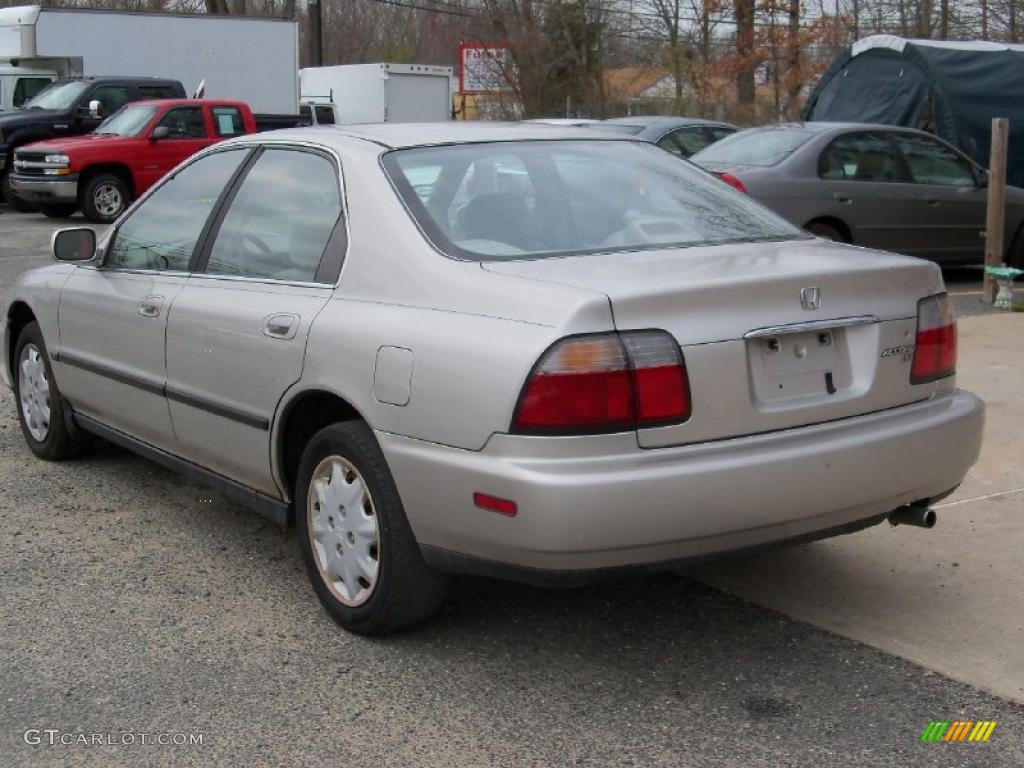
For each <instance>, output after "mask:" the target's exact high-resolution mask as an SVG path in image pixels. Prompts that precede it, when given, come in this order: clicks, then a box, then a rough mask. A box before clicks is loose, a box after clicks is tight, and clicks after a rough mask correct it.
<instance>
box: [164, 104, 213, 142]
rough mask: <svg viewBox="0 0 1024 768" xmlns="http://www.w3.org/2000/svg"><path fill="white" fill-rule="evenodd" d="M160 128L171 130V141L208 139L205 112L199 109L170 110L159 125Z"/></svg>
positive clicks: (179, 108) (180, 108)
mask: <svg viewBox="0 0 1024 768" xmlns="http://www.w3.org/2000/svg"><path fill="white" fill-rule="evenodd" d="M160 126H163V127H166V128H169V129H170V131H171V133H170V135H169V136H168V138H170V139H203V138H206V124H205V123H204V122H203V110H202V109H200V108H199V107H175V108H174V109H171V110H168V112H167V114H166V115H164V116H163V118H161V120H160V122H159V123H158V127H160Z"/></svg>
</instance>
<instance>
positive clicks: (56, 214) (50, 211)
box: [38, 203, 78, 219]
mask: <svg viewBox="0 0 1024 768" xmlns="http://www.w3.org/2000/svg"><path fill="white" fill-rule="evenodd" d="M38 208H39V210H40V212H41V213H42V214H43V215H44V216H46V217H47V218H48V219H67V218H69V217H71V216H73V215H74V213H75V211H77V210H78V205H77V204H75V203H50V204H46V205H39V206H38Z"/></svg>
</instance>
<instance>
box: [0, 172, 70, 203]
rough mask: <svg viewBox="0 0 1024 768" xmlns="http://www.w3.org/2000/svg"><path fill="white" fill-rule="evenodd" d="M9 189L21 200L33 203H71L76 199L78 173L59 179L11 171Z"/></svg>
mask: <svg viewBox="0 0 1024 768" xmlns="http://www.w3.org/2000/svg"><path fill="white" fill-rule="evenodd" d="M10 181H11V191H12V192H14V194H16V195H17V196H18V197H20V198H22V199H23V200H29V201H31V202H33V203H73V202H76V201H77V200H78V175H77V174H69V175H67V176H62V177H60V179H41V178H39V177H38V176H22V175H20V174H17V173H12V174H11V176H10Z"/></svg>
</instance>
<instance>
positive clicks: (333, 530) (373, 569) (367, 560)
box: [306, 456, 380, 607]
mask: <svg viewBox="0 0 1024 768" xmlns="http://www.w3.org/2000/svg"><path fill="white" fill-rule="evenodd" d="M306 520H307V522H308V528H309V537H310V543H311V544H312V545H313V556H314V557H315V558H316V567H317V569H318V570H319V571H320V576H321V578H322V579H323V580H324V583H325V584H326V585H327V586H328V588H330V590H331V592H333V593H334V595H335V597H337V598H338V600H340V601H341V602H342V603H344V604H345V605H348V606H352V607H355V606H358V605H362V604H363V603H365V602H366V601H367V600H369V599H370V596H371V595H372V594H373V588H374V587H375V586H376V585H377V575H378V574H379V573H380V529H379V528H378V525H377V510H376V509H374V505H373V498H372V497H371V496H370V491H369V489H368V488H367V487H366V481H365V480H363V476H362V475H361V474H359V470H357V469H356V468H355V467H354V466H352V463H351V462H349V461H348V460H347V459H343V458H342V457H341V456H328V457H327V458H325V459H324V460H323V461H321V462H320V463H319V464H318V465H317V467H316V469H315V470H313V480H312V482H311V483H310V484H309V498H307V499H306Z"/></svg>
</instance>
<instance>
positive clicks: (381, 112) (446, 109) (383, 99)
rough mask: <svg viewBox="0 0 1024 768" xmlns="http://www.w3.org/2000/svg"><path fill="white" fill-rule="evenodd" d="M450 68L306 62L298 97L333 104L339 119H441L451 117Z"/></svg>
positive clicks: (376, 121) (376, 120) (336, 116)
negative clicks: (327, 64)
mask: <svg viewBox="0 0 1024 768" xmlns="http://www.w3.org/2000/svg"><path fill="white" fill-rule="evenodd" d="M453 72H454V70H453V69H452V68H451V67H440V66H433V65H429V64H341V65H339V66H335V67H307V68H306V69H302V70H300V71H299V83H300V89H299V92H300V100H301V101H302V103H303V104H322V105H333V106H334V111H335V122H338V123H385V122H389V123H437V122H443V121H445V120H451V119H452V87H453ZM321 122H322V121H321Z"/></svg>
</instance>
